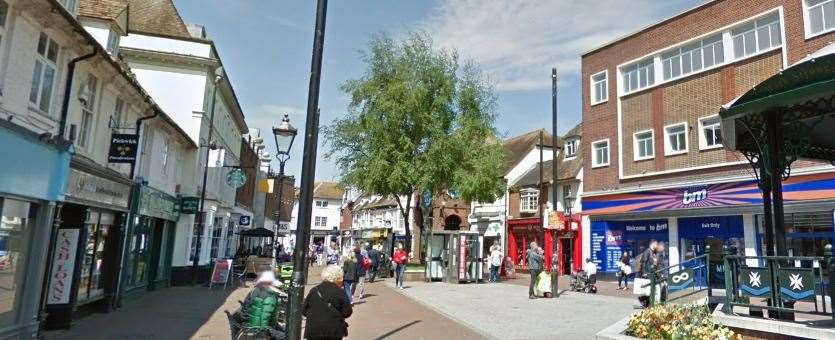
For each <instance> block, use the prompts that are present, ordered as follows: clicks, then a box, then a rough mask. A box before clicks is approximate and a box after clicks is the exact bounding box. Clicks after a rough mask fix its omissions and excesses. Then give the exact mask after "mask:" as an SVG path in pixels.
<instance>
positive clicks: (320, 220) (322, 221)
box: [313, 216, 328, 228]
mask: <svg viewBox="0 0 835 340" xmlns="http://www.w3.org/2000/svg"><path fill="white" fill-rule="evenodd" d="M313 226H314V227H318V228H327V227H328V217H327V216H315V217H314V218H313Z"/></svg>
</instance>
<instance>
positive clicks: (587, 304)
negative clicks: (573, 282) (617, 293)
mask: <svg viewBox="0 0 835 340" xmlns="http://www.w3.org/2000/svg"><path fill="white" fill-rule="evenodd" d="M387 284H389V283H387ZM402 292H403V294H404V295H406V296H409V297H411V298H413V299H415V300H417V301H420V302H421V303H423V304H426V305H428V306H432V308H433V309H435V310H437V311H438V312H440V313H443V314H444V315H447V316H449V317H451V318H453V319H455V320H456V321H458V322H460V323H462V324H464V325H468V326H470V327H472V328H473V329H477V330H478V331H479V333H482V334H483V335H484V336H487V337H489V338H494V339H519V340H522V339H593V338H594V334H595V333H597V332H598V331H600V330H602V329H603V328H606V327H607V326H609V325H611V324H613V323H615V322H616V321H618V320H620V319H622V318H624V317H626V316H627V315H629V314H631V313H632V312H634V311H635V310H634V305H635V300H634V299H631V298H621V297H612V296H604V295H594V294H583V293H565V294H563V295H561V296H560V297H559V298H558V299H537V300H529V299H528V294H527V286H522V285H518V284H479V285H474V284H468V285H453V284H446V283H440V282H434V283H423V282H410V283H408V284H407V289H405V290H403V291H402Z"/></svg>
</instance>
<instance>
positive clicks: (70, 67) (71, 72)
mask: <svg viewBox="0 0 835 340" xmlns="http://www.w3.org/2000/svg"><path fill="white" fill-rule="evenodd" d="M96 54H97V52H96V49H95V48H94V49H93V52H90V53H88V54H85V55H83V56H80V57H76V58H75V59H73V60H70V63H69V64H67V81H66V84H65V85H64V101H63V103H62V104H61V120H60V121H59V123H58V137H60V138H61V139H64V131H65V130H66V128H67V115H68V112H69V109H70V92H72V81H73V78H75V64H76V63H78V62H80V61H84V60H86V59H90V58H92V57H94V56H96Z"/></svg>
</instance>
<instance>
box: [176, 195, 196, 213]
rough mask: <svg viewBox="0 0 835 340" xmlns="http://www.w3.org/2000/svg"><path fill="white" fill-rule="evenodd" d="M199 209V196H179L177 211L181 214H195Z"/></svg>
mask: <svg viewBox="0 0 835 340" xmlns="http://www.w3.org/2000/svg"><path fill="white" fill-rule="evenodd" d="M199 210H200V197H191V196H182V197H180V206H179V211H180V213H181V214H196V213H197V211H199Z"/></svg>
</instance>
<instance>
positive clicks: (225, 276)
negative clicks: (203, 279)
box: [209, 260, 232, 289]
mask: <svg viewBox="0 0 835 340" xmlns="http://www.w3.org/2000/svg"><path fill="white" fill-rule="evenodd" d="M231 270H232V260H216V261H215V265H214V267H213V268H212V280H211V282H209V289H211V288H212V285H214V284H221V283H222V284H223V288H224V289H225V288H226V282H228V281H229V273H230V271H231Z"/></svg>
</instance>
